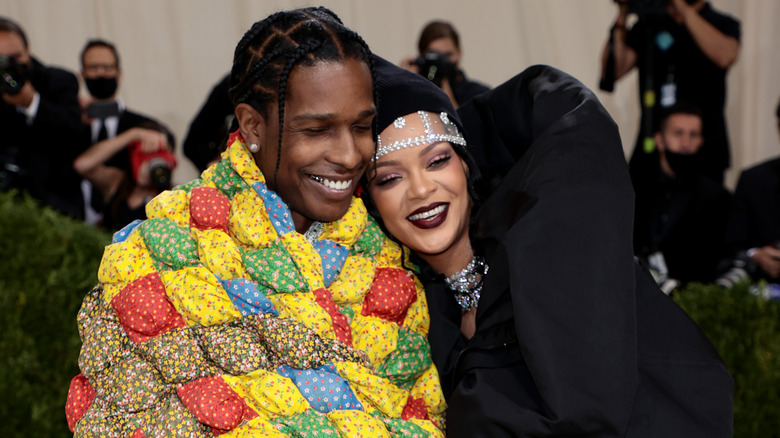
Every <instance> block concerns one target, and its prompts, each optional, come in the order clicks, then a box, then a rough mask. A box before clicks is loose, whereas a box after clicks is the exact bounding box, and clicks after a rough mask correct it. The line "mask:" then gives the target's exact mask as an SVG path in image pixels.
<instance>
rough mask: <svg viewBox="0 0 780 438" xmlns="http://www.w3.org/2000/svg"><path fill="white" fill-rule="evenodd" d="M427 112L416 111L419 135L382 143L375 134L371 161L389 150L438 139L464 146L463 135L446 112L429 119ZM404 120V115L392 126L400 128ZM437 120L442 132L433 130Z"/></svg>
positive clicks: (397, 149) (429, 142)
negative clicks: (418, 119) (421, 128)
mask: <svg viewBox="0 0 780 438" xmlns="http://www.w3.org/2000/svg"><path fill="white" fill-rule="evenodd" d="M428 114H429V113H427V112H425V111H417V115H418V116H419V117H420V120H422V123H423V133H422V134H421V135H418V136H416V137H408V138H403V139H400V140H395V141H393V142H392V143H390V144H388V145H383V144H382V138H381V137H380V136H377V137H376V154H375V155H374V158H373V161H376V160H378V159H379V158H381V157H383V156H385V155H387V154H389V153H390V152H395V151H400V150H401V149H406V148H410V147H414V146H425V145H429V144H433V143H438V142H440V141H448V142H450V143H452V144H457V145H460V146H463V147H465V146H466V139H464V138H463V135H462V134H461V133H460V131H458V127H457V126H456V125H455V124H454V123H452V121H450V118H449V117H448V116H447V113H446V112H441V113H439V115H438V117H436V116H434V117H436V118H434V119H433V120H431V117H430V116H429V115H428ZM406 122H407V121H406V119H405V118H404V117H399V118H397V119H395V121H394V122H393V128H395V129H402V128H404V127H405V126H406ZM439 122H441V125H442V126H443V127H444V133H435V132H433V125H435V124H438V123H439Z"/></svg>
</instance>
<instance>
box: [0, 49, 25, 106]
mask: <svg viewBox="0 0 780 438" xmlns="http://www.w3.org/2000/svg"><path fill="white" fill-rule="evenodd" d="M29 79H30V66H29V65H27V64H20V63H18V62H16V61H15V60H14V59H13V58H11V57H9V56H4V55H2V56H0V92H3V93H6V94H8V95H11V96H15V95H17V94H19V93H20V92H21V91H22V87H23V86H24V84H25V83H26V82H27V81H28V80H29Z"/></svg>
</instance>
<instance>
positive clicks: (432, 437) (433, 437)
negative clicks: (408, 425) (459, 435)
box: [409, 418, 444, 438]
mask: <svg viewBox="0 0 780 438" xmlns="http://www.w3.org/2000/svg"><path fill="white" fill-rule="evenodd" d="M409 421H410V422H412V423H414V424H416V425H417V426H420V427H421V428H423V429H425V431H426V432H428V434H429V435H428V437H429V438H438V437H441V438H444V433H442V431H441V430H439V429H437V428H436V426H434V423H435V424H436V425H438V426H439V427H442V426H443V425H442V424H441V419H440V418H439V419H438V420H434V419H431V421H433V423H431V422H430V421H423V420H416V419H411V420H409Z"/></svg>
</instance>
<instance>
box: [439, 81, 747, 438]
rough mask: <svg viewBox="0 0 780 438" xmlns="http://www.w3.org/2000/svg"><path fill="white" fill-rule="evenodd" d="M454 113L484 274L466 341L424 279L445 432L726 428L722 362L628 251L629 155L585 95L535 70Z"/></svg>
mask: <svg viewBox="0 0 780 438" xmlns="http://www.w3.org/2000/svg"><path fill="white" fill-rule="evenodd" d="M459 113H460V115H461V118H462V119H463V124H464V128H465V131H466V137H467V140H468V141H469V144H470V147H471V148H472V152H473V153H474V155H475V158H476V160H477V162H478V164H479V166H480V169H481V170H482V177H483V178H482V183H481V184H478V188H479V189H480V190H482V191H483V196H484V202H482V203H480V204H478V206H477V207H476V208H477V209H478V211H477V213H476V220H475V224H474V229H473V233H472V234H473V241H474V242H475V243H477V245H478V251H479V252H482V253H483V254H485V256H486V257H487V261H488V263H489V265H490V271H489V273H488V275H487V277H486V281H485V284H484V289H483V293H482V298H481V300H480V304H479V308H478V311H477V315H476V322H477V330H476V334H475V335H474V337H473V338H471V339H470V340H468V341H467V340H465V339H464V338H463V337H462V336H461V335H460V332H459V321H460V309H459V308H458V307H457V304H456V303H455V301H454V300H453V299H452V298H451V296H450V294H449V293H448V291H447V290H446V289H445V288H444V286H443V284H442V282H441V278H437V277H431V278H429V281H427V284H426V294H427V298H428V301H429V306H430V311H431V328H430V333H429V339H430V342H431V348H432V352H433V359H434V361H435V363H436V365H437V366H438V367H439V372H440V375H441V379H442V385H443V388H444V391H445V395H446V396H447V400H448V404H449V408H448V411H447V434H448V436H449V437H504V436H507V437H510V436H511V437H526V436H528V437H530V436H534V437H544V436H579V437H678V436H679V437H726V436H731V429H732V392H733V381H732V379H731V377H730V375H729V373H728V371H727V370H726V368H725V366H724V365H723V363H722V361H721V360H720V358H719V357H718V355H717V353H716V352H715V351H714V349H713V347H712V346H711V344H710V343H709V341H708V340H707V339H706V338H705V337H704V336H703V335H702V333H701V332H700V331H699V329H698V327H697V326H696V325H695V324H694V323H693V322H692V321H691V320H690V319H689V318H688V316H687V315H686V314H685V313H684V312H683V311H682V310H681V309H680V308H679V307H678V306H677V305H676V304H675V303H674V302H672V301H671V300H670V299H669V298H668V297H666V296H665V295H663V294H662V293H661V292H660V291H659V290H658V289H657V287H656V286H655V283H654V282H653V281H652V279H651V278H650V277H649V276H648V275H647V274H646V273H645V272H644V271H643V270H641V269H640V268H639V267H638V265H637V263H636V262H635V260H634V257H633V255H632V254H633V252H632V239H631V234H632V222H633V221H632V213H633V192H632V189H631V184H630V181H629V176H628V171H627V166H626V163H625V159H624V157H623V150H622V148H621V145H620V138H619V136H618V130H617V127H616V126H615V124H614V122H613V121H612V119H611V118H610V116H609V115H608V114H607V112H606V110H605V109H604V108H603V107H602V106H601V104H600V103H599V102H598V100H597V98H596V97H595V96H594V94H593V93H592V92H591V91H590V90H588V89H587V88H586V87H585V86H584V85H582V84H581V83H580V82H578V81H577V80H576V79H574V78H572V77H571V76H569V75H567V74H565V73H563V72H561V71H558V70H556V69H554V68H551V67H547V66H534V67H530V68H529V69H527V70H525V71H524V72H523V73H521V74H519V75H518V76H516V77H514V78H513V79H511V80H509V81H508V82H506V83H505V84H503V85H501V86H499V87H497V88H496V89H494V90H492V91H490V92H488V93H486V94H483V95H481V96H479V97H477V98H476V99H474V100H473V101H471V102H469V103H467V104H466V105H464V106H462V107H461V108H460V109H459Z"/></svg>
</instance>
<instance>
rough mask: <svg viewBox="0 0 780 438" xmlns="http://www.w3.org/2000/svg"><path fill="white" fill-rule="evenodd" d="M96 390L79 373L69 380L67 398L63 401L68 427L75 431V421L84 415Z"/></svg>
mask: <svg viewBox="0 0 780 438" xmlns="http://www.w3.org/2000/svg"><path fill="white" fill-rule="evenodd" d="M96 394H97V392H96V391H95V389H94V388H93V387H92V385H91V384H90V383H89V380H87V378H86V377H84V375H83V374H79V375H77V376H76V377H74V378H73V379H71V381H70V388H69V389H68V399H67V400H66V401H65V417H66V418H67V419H68V427H69V428H70V431H71V432H75V431H76V430H75V427H76V423H78V421H79V420H80V419H81V417H83V416H84V413H85V412H87V409H89V406H90V405H91V404H92V400H94V399H95V395H96Z"/></svg>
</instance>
